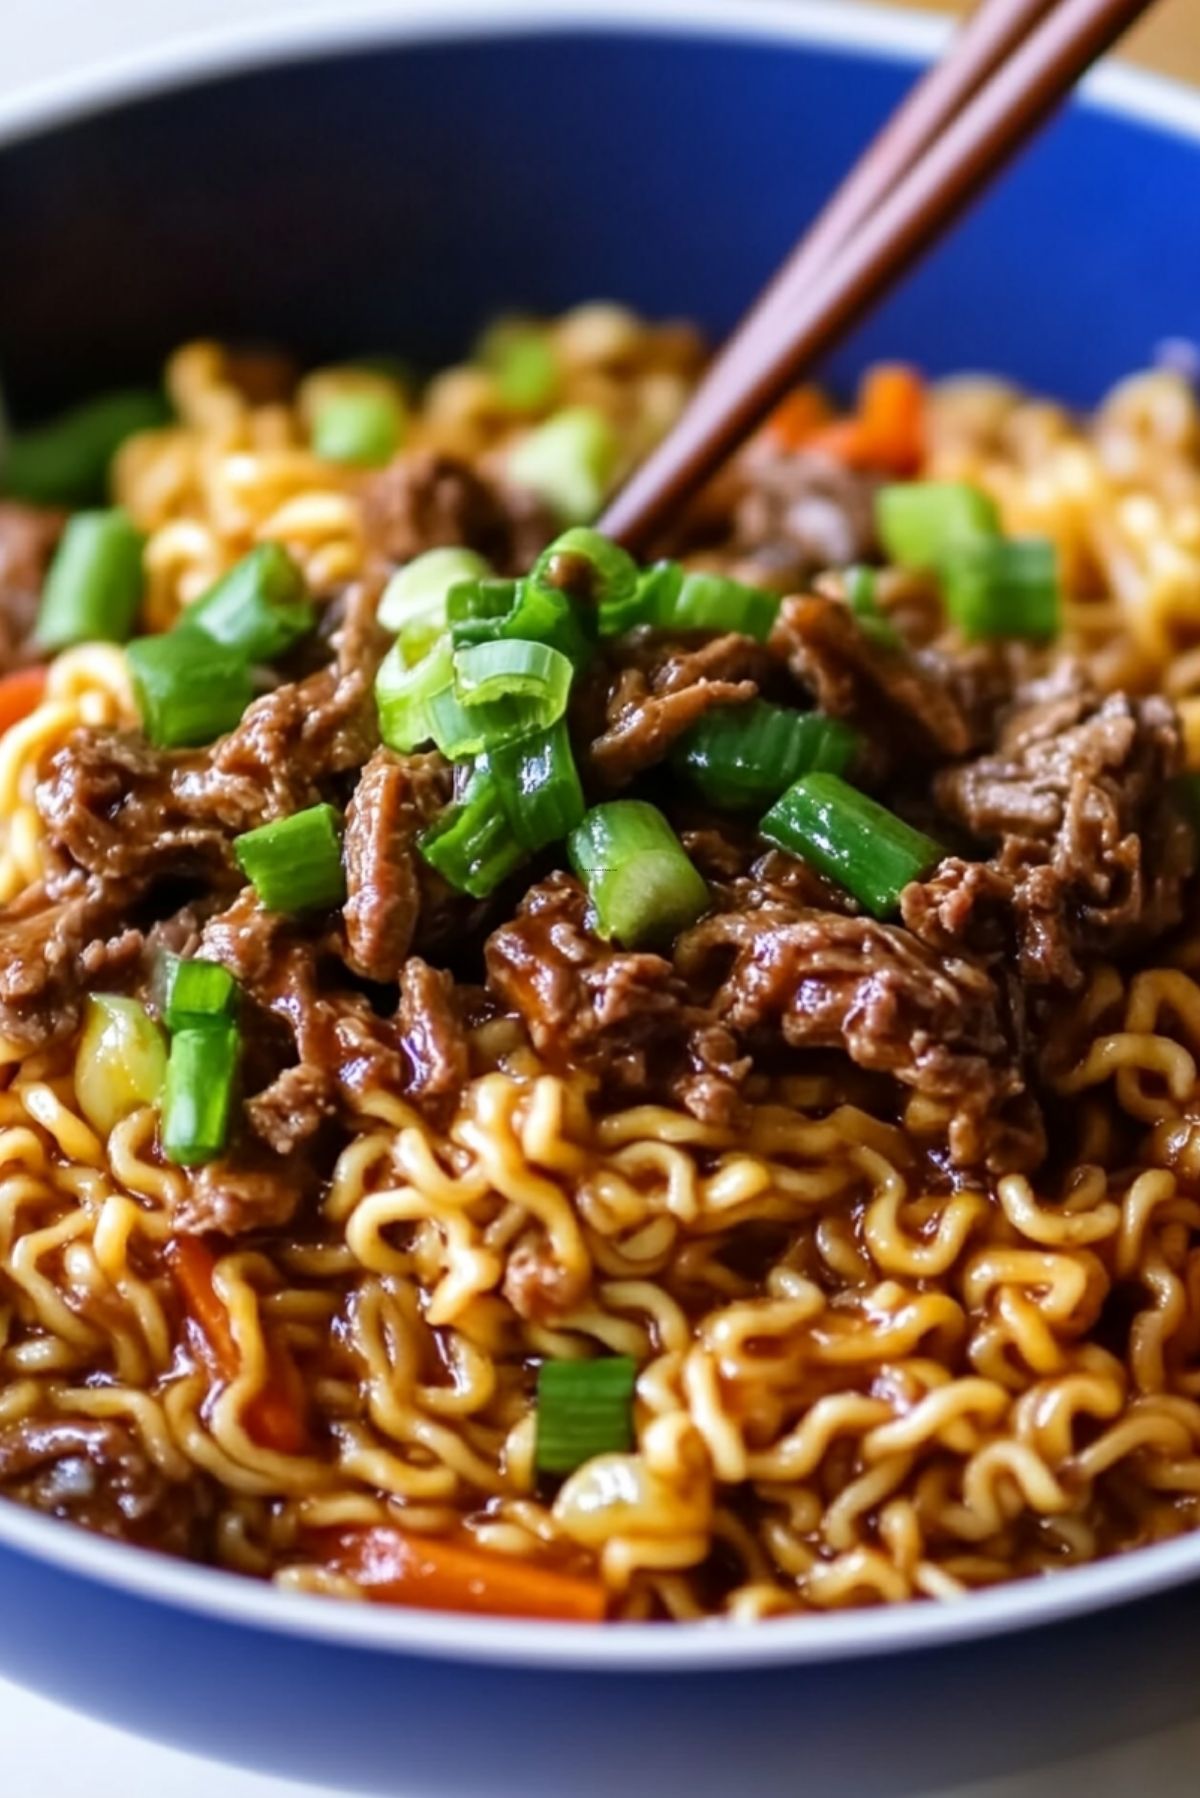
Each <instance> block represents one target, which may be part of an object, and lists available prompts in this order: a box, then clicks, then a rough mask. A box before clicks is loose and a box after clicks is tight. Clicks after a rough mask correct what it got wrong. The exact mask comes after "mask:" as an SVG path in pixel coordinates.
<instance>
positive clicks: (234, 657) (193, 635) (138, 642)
mask: <svg viewBox="0 0 1200 1798" xmlns="http://www.w3.org/2000/svg"><path fill="white" fill-rule="evenodd" d="M125 659H126V661H127V663H128V665H129V676H130V680H131V681H132V683H133V692H134V697H135V698H136V700H137V703H138V710H139V711H140V712H141V715H142V728H143V730H144V731H145V733H146V735H147V737H148V738H149V739H150V741H151V742H152V743H154V744H156V745H157V747H158V748H160V749H185V748H189V747H191V746H193V745H195V744H199V743H211V742H213V741H214V740H215V739H216V738H217V737H220V736H223V735H224V734H225V732H226V731H229V730H233V728H234V726H235V725H236V724H237V723H238V722H239V721H240V719H241V716H242V713H243V712H244V711H245V709H246V707H247V706H248V705H249V703H250V700H251V696H252V694H253V691H254V689H253V687H252V685H251V681H250V670H249V668H248V667H247V665H246V661H245V658H244V657H243V656H241V655H239V654H238V652H237V651H236V650H232V649H222V648H221V647H220V646H219V645H218V644H216V643H211V642H210V641H209V639H208V638H207V637H205V636H204V634H203V633H202V632H200V631H169V632H167V634H166V635H165V636H160V637H136V638H135V639H134V641H133V642H132V643H130V644H128V645H127V647H126V650H125Z"/></svg>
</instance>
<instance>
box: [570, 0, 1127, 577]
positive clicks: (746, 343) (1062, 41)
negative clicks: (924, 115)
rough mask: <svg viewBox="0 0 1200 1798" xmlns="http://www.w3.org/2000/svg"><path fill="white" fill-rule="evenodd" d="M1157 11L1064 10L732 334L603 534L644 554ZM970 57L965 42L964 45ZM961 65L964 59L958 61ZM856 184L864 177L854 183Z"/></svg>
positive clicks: (1118, 4)
mask: <svg viewBox="0 0 1200 1798" xmlns="http://www.w3.org/2000/svg"><path fill="white" fill-rule="evenodd" d="M1150 4H1151V0H1055V4H1053V5H1051V6H1050V7H1048V8H1047V9H1046V11H1045V14H1044V16H1043V17H1042V19H1041V20H1040V22H1039V23H1037V24H1036V25H1035V26H1034V27H1033V28H1032V29H1030V30H1028V31H1027V32H1026V33H1025V35H1024V36H1023V37H1022V39H1021V41H1020V42H1018V43H1016V44H1015V45H1014V46H1013V47H1011V48H1010V50H1009V53H1008V54H1007V55H1006V56H1004V57H1003V59H1002V60H1001V61H1000V62H999V63H998V64H996V65H995V66H994V67H993V68H992V70H991V73H990V75H988V76H987V77H986V78H985V79H984V80H982V81H981V82H980V83H979V84H978V85H977V86H976V87H975V89H974V91H972V92H971V93H970V94H969V96H968V97H967V98H966V99H965V100H964V101H963V102H962V104H961V105H960V106H959V108H958V111H957V113H956V114H955V116H954V117H953V118H952V119H950V120H949V121H948V122H947V123H946V124H945V125H944V127H943V128H942V129H941V130H940V131H938V132H937V133H936V135H935V136H934V137H933V138H932V140H931V141H929V142H928V144H927V145H926V147H925V149H924V150H923V152H922V153H920V154H919V155H918V156H917V157H916V159H915V160H914V161H913V162H912V164H911V165H910V166H909V167H908V168H907V169H906V170H905V171H904V173H903V174H902V175H900V177H899V179H898V180H897V181H896V182H895V184H894V185H893V186H892V187H891V188H890V189H889V190H888V191H886V192H884V193H883V194H882V196H881V197H880V198H879V199H878V200H877V202H876V204H875V205H874V208H873V210H872V211H871V212H870V213H869V214H868V215H867V216H865V217H863V218H862V219H861V221H860V223H859V225H858V227H857V228H856V229H855V230H854V231H853V233H852V235H851V236H850V237H849V239H848V240H843V241H842V242H841V244H840V246H837V247H836V248H835V250H834V252H833V255H832V259H831V260H827V261H826V262H825V263H824V265H823V266H822V267H820V268H819V270H818V272H817V274H816V277H815V278H814V279H812V280H811V282H807V283H806V284H805V285H804V286H803V288H802V289H801V290H800V291H796V292H793V291H792V288H791V286H790V283H789V285H788V288H787V294H786V300H785V299H784V294H783V289H782V286H781V288H780V294H779V297H778V298H777V299H776V300H774V301H773V302H771V303H770V304H769V305H767V306H765V307H764V308H763V310H762V312H761V314H760V313H759V308H758V307H756V308H755V309H754V313H755V316H754V317H753V318H752V319H751V320H750V321H748V323H747V325H746V327H745V328H744V330H742V331H739V332H738V333H736V334H735V340H734V341H731V343H730V346H729V350H728V353H727V354H726V355H725V356H723V357H722V358H721V362H722V368H721V369H720V370H718V371H716V372H715V375H714V379H713V381H712V382H711V383H706V398H705V404H704V406H703V408H702V409H700V410H699V411H698V410H697V409H696V407H695V406H694V405H693V406H689V407H688V409H687V411H686V412H685V413H684V415H683V417H682V418H681V419H680V421H679V423H678V424H677V425H676V426H675V428H674V429H673V430H672V431H671V432H670V433H669V435H668V436H667V437H666V438H665V439H664V440H663V442H662V443H661V444H660V445H659V446H658V448H657V449H656V450H655V451H654V452H653V454H652V455H651V456H650V458H649V459H648V461H647V462H645V463H644V464H643V466H642V467H641V468H640V469H639V470H638V471H637V472H636V473H635V474H634V476H633V478H632V479H631V480H630V481H629V482H628V483H627V485H626V486H625V487H624V488H622V490H621V491H620V492H619V493H618V494H617V496H616V498H615V499H614V500H613V502H612V503H611V504H610V506H609V507H608V509H607V511H606V512H605V514H604V516H603V518H602V519H601V520H600V521H599V529H601V530H602V531H604V532H605V533H606V534H608V535H610V536H612V537H614V538H616V539H617V540H618V541H619V542H623V543H625V544H626V545H627V546H628V547H629V548H631V549H634V550H638V549H642V548H644V547H645V546H646V545H648V544H650V543H652V542H653V539H654V537H655V535H656V533H657V532H659V531H660V530H661V528H662V527H663V525H664V524H665V523H666V521H667V519H668V518H669V516H670V514H671V513H672V512H673V511H674V509H675V508H676V507H677V506H678V505H679V504H680V503H681V502H682V501H683V500H684V499H686V498H687V496H688V495H689V494H690V493H692V492H693V491H694V490H695V488H696V487H697V486H698V485H699V484H700V483H701V482H702V481H703V480H704V479H706V477H707V476H708V475H709V474H711V473H712V472H713V470H714V469H715V468H716V466H717V465H718V463H719V462H720V461H721V460H722V459H723V458H724V457H725V456H726V455H728V453H729V452H730V451H731V450H732V449H733V448H734V447H735V446H736V445H737V444H738V443H739V442H740V441H741V439H742V438H743V437H744V436H746V435H747V434H748V432H750V431H751V430H753V429H754V427H755V426H756V425H757V424H758V423H759V422H760V421H761V419H762V418H763V417H764V415H765V414H766V413H767V412H768V411H769V410H770V409H771V407H772V406H773V405H774V404H775V403H776V402H777V401H778V400H779V398H780V397H781V396H782V394H783V393H784V392H785V391H786V389H787V388H788V387H789V386H790V385H791V384H792V383H793V382H794V381H795V380H796V379H797V377H798V375H799V374H800V373H801V371H802V370H803V369H804V368H805V367H806V366H807V365H808V364H810V363H812V362H813V361H814V360H815V359H816V358H817V357H819V356H821V355H824V354H825V353H826V352H827V351H828V350H829V349H830V348H831V347H832V346H833V344H834V343H836V342H837V341H838V340H839V339H840V338H842V337H843V336H844V335H845V334H846V333H847V332H848V331H849V330H850V329H851V328H852V327H853V326H854V325H855V324H857V322H858V321H859V319H860V318H861V317H862V315H863V314H864V313H865V312H866V311H867V310H868V308H869V307H870V306H872V305H873V304H875V303H876V302H877V301H878V300H879V299H880V298H881V297H882V296H883V295H884V294H885V293H886V292H887V291H888V290H889V288H890V287H891V286H893V285H894V283H895V282H896V281H898V280H899V279H900V278H901V276H903V275H904V274H905V273H907V271H908V270H909V269H910V268H911V267H912V265H913V264H914V263H915V262H916V260H917V259H918V258H919V257H920V256H921V255H922V254H923V253H924V251H925V250H926V249H928V248H929V247H930V245H931V244H933V243H934V242H935V241H936V240H937V238H938V237H939V236H940V235H941V234H942V233H943V232H944V231H945V230H947V229H948V228H949V226H950V225H952V224H953V223H954V221H955V220H956V219H957V218H958V217H959V216H960V214H961V213H962V212H963V211H964V210H965V208H966V207H967V206H968V205H969V204H970V202H971V201H972V200H973V199H974V198H975V197H976V195H978V194H979V193H980V192H982V190H983V189H984V188H985V187H986V186H987V184H988V182H989V181H990V180H991V179H992V178H993V176H994V175H995V174H996V173H997V172H998V171H999V169H1000V168H1002V167H1003V166H1004V164H1006V163H1007V162H1008V160H1009V159H1010V158H1011V157H1012V156H1013V155H1015V154H1016V152H1017V151H1018V150H1019V149H1020V148H1021V147H1022V146H1023V144H1024V143H1025V142H1026V141H1027V139H1028V138H1029V137H1031V136H1032V134H1033V133H1034V132H1035V131H1036V130H1037V129H1038V127H1039V126H1040V125H1042V124H1043V123H1044V122H1045V120H1046V119H1047V118H1048V117H1049V116H1050V114H1051V113H1052V112H1053V111H1054V109H1055V108H1056V107H1057V106H1058V104H1059V103H1060V102H1061V101H1062V100H1063V99H1064V98H1065V97H1066V95H1067V94H1068V93H1069V92H1070V90H1071V88H1072V87H1073V86H1074V85H1075V83H1076V82H1077V81H1078V80H1079V78H1080V76H1081V75H1082V74H1083V73H1084V72H1085V70H1086V69H1087V68H1089V67H1090V65H1091V64H1092V63H1093V62H1094V61H1095V60H1096V58H1097V57H1099V56H1101V55H1103V53H1104V51H1105V50H1107V49H1109V48H1110V47H1111V46H1112V45H1113V44H1114V43H1115V42H1116V41H1117V39H1118V38H1119V37H1120V36H1121V34H1122V33H1123V32H1124V31H1125V30H1126V29H1127V28H1128V27H1129V26H1130V25H1131V24H1132V23H1133V21H1134V20H1135V19H1136V18H1137V17H1138V16H1139V15H1140V14H1141V13H1143V12H1144V11H1145V10H1146V9H1147V7H1148V5H1150ZM959 44H960V46H961V39H960V40H959ZM952 54H953V52H952ZM855 179H857V177H856V178H855Z"/></svg>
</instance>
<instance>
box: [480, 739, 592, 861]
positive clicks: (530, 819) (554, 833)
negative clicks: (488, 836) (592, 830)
mask: <svg viewBox="0 0 1200 1798" xmlns="http://www.w3.org/2000/svg"><path fill="white" fill-rule="evenodd" d="M475 765H476V768H477V769H478V770H480V771H486V772H487V773H488V774H490V776H491V777H492V779H493V780H494V782H495V787H496V791H497V793H498V794H499V797H500V802H501V804H502V805H503V806H504V809H505V811H506V813H507V814H508V821H509V824H510V825H511V827H512V833H513V835H514V837H515V838H516V840H517V842H518V843H519V844H520V845H521V847H522V848H523V849H528V850H529V851H530V852H533V851H535V850H538V849H544V848H545V847H546V846H547V844H549V843H557V842H561V840H562V839H563V838H564V837H565V836H567V834H568V833H569V832H570V831H572V830H574V828H575V826H576V825H577V824H578V823H579V821H580V819H581V818H582V817H583V814H584V810H585V804H584V798H583V788H582V787H581V785H580V784H579V770H578V769H577V768H576V766H575V757H574V756H573V754H572V753H571V739H570V736H569V734H568V731H567V724H566V719H565V718H560V719H559V721H558V723H557V724H554V725H551V727H550V729H549V730H544V731H538V732H536V733H535V734H534V735H533V736H529V737H520V738H518V739H517V741H516V742H513V743H501V744H500V745H499V746H498V747H497V748H496V749H493V750H492V751H491V752H490V753H489V754H488V755H487V756H486V757H483V756H481V757H480V759H479V761H478V762H477V763H476V764H475Z"/></svg>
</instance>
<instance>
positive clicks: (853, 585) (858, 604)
mask: <svg viewBox="0 0 1200 1798" xmlns="http://www.w3.org/2000/svg"><path fill="white" fill-rule="evenodd" d="M845 581H846V585H845V592H846V604H847V605H848V606H849V607H850V610H851V611H852V612H853V613H854V616H855V617H856V618H857V619H858V623H859V628H860V630H862V631H865V633H866V635H867V636H868V637H870V638H871V639H872V640H873V641H874V642H876V643H881V644H883V645H884V646H885V648H888V649H898V648H899V647H900V642H901V638H900V633H899V631H898V630H897V629H896V627H895V625H894V624H892V623H891V621H890V619H888V618H886V617H885V616H884V614H883V612H882V611H881V610H880V606H879V600H878V598H877V590H878V586H879V571H878V569H875V568H864V567H863V566H862V565H861V564H860V565H859V566H858V567H855V568H848V569H847V570H846V577H845ZM834 773H840V769H834Z"/></svg>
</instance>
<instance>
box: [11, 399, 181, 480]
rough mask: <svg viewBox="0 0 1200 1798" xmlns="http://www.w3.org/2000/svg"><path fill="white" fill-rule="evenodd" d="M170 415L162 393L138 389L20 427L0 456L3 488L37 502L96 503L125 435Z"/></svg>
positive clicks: (161, 422) (149, 427)
mask: <svg viewBox="0 0 1200 1798" xmlns="http://www.w3.org/2000/svg"><path fill="white" fill-rule="evenodd" d="M169 417H170V411H169V409H168V407H167V403H166V401H165V400H164V398H163V396H162V395H161V394H160V393H154V392H151V391H149V390H143V389H140V388H134V389H130V390H129V391H128V392H125V393H106V394H102V395H101V396H100V397H99V398H98V399H94V400H86V401H85V402H84V404H83V405H82V406H75V407H73V408H72V409H71V411H69V412H63V413H61V414H60V415H59V416H58V417H57V418H52V419H50V420H48V421H47V423H45V424H41V425H34V426H33V427H32V428H31V429H30V430H27V431H18V432H16V433H14V435H13V436H12V437H11V438H10V440H9V442H8V444H7V447H6V448H5V451H4V454H3V458H2V459H0V490H3V492H5V493H7V494H9V495H11V497H12V498H13V499H23V500H28V501H29V502H30V504H32V505H35V506H94V505H99V504H100V503H102V502H103V500H104V498H105V493H106V489H107V485H108V465H109V463H110V462H111V461H112V459H113V457H114V455H115V454H116V452H117V451H118V450H119V449H120V447H121V445H122V444H123V443H124V441H125V439H126V438H127V437H132V436H133V435H134V434H135V433H136V432H138V431H152V430H155V429H157V428H158V427H159V426H160V425H164V424H166V422H167V419H168V418H169Z"/></svg>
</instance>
